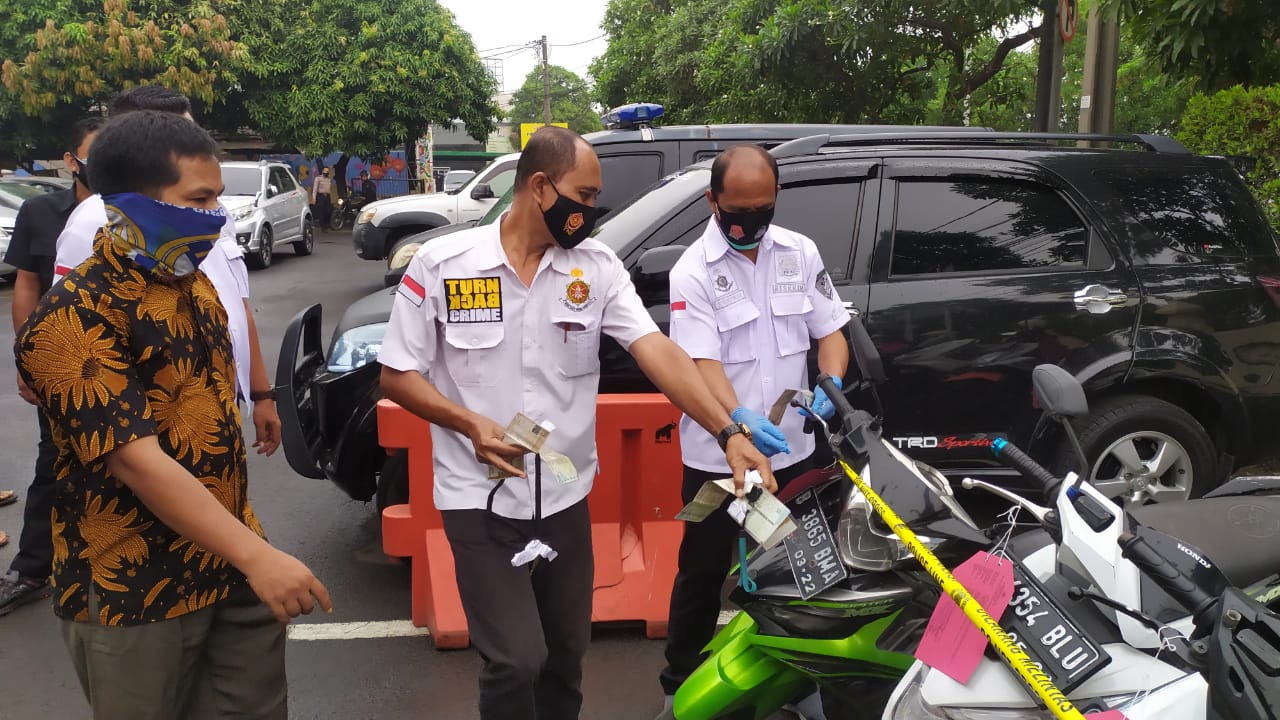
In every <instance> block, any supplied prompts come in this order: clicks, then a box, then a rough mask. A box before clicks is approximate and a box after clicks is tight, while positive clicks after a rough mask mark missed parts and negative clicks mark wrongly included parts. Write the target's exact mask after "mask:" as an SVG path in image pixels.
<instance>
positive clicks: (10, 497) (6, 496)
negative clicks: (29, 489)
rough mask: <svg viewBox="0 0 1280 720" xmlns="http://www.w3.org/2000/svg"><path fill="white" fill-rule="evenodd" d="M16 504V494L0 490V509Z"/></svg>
mask: <svg viewBox="0 0 1280 720" xmlns="http://www.w3.org/2000/svg"><path fill="white" fill-rule="evenodd" d="M16 502H18V493H16V492H14V491H12V490H0V507H4V506H5V505H12V504H14V503H16Z"/></svg>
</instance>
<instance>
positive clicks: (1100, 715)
mask: <svg viewBox="0 0 1280 720" xmlns="http://www.w3.org/2000/svg"><path fill="white" fill-rule="evenodd" d="M1084 720H1129V718H1127V717H1125V716H1124V713H1122V712H1120V711H1119V710H1104V711H1102V712H1096V713H1089V714H1088V715H1085V716H1084Z"/></svg>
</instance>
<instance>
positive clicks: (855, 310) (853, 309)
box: [844, 300, 862, 318]
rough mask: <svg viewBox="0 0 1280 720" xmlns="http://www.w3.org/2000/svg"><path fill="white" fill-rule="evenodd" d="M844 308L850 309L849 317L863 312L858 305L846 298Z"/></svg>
mask: <svg viewBox="0 0 1280 720" xmlns="http://www.w3.org/2000/svg"><path fill="white" fill-rule="evenodd" d="M844 309H845V310H847V311H849V317H855V318H856V317H858V316H859V315H861V314H862V311H861V310H859V309H858V308H857V307H855V306H854V304H853V303H851V302H849V301H848V300H846V301H845V303H844Z"/></svg>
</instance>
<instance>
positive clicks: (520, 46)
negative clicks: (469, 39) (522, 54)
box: [476, 42, 529, 55]
mask: <svg viewBox="0 0 1280 720" xmlns="http://www.w3.org/2000/svg"><path fill="white" fill-rule="evenodd" d="M525 47H529V43H527V42H526V43H513V44H511V45H501V46H499V47H495V48H489V49H488V50H477V51H476V52H477V53H479V54H481V55H483V54H485V53H490V52H498V51H500V50H508V49H510V48H525Z"/></svg>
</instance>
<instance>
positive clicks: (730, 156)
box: [711, 144, 778, 197]
mask: <svg viewBox="0 0 1280 720" xmlns="http://www.w3.org/2000/svg"><path fill="white" fill-rule="evenodd" d="M742 154H747V155H755V156H757V157H758V158H760V159H761V160H763V161H764V162H765V163H766V164H768V166H769V169H770V170H772V171H773V184H774V185H777V184H778V161H777V160H775V159H774V158H773V155H771V154H769V151H768V150H765V149H764V148H762V147H760V146H759V145H750V144H748V145H734V146H733V147H731V148H729V149H728V150H725V151H724V152H722V153H720V154H719V155H717V156H716V159H715V162H713V163H711V196H712V197H718V196H719V195H720V193H722V192H724V176H725V173H727V172H729V167H730V166H731V165H733V161H734V158H736V157H738V156H739V155H742Z"/></svg>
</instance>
